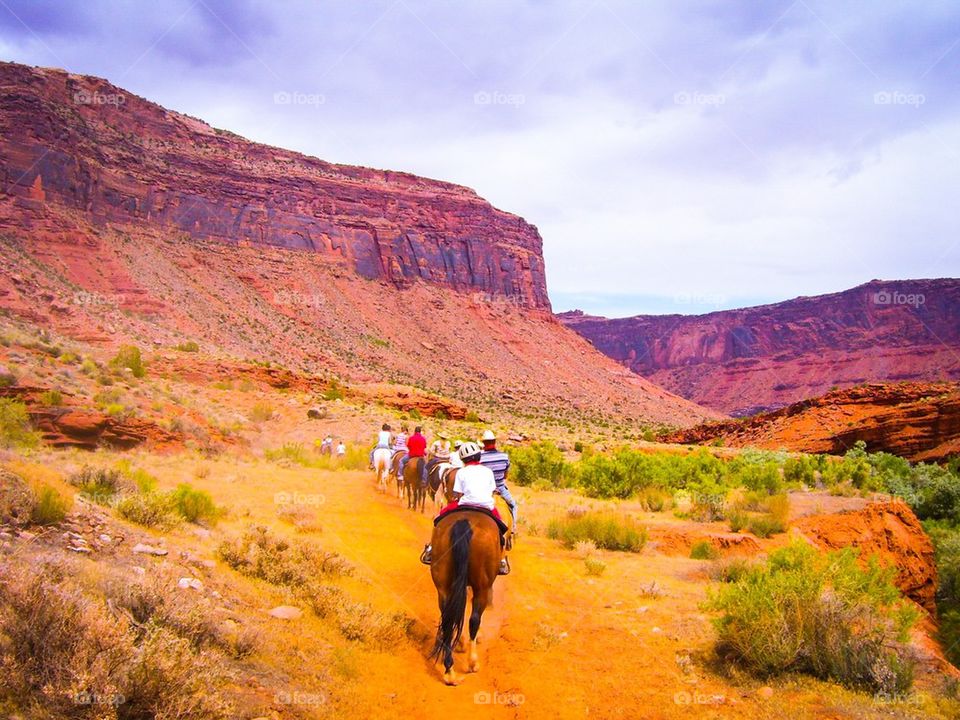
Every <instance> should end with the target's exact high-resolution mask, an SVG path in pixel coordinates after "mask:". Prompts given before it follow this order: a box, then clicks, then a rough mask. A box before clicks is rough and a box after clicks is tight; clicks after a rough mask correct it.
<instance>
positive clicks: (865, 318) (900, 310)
mask: <svg viewBox="0 0 960 720" xmlns="http://www.w3.org/2000/svg"><path fill="white" fill-rule="evenodd" d="M559 317H560V320H561V321H562V322H563V323H564V324H566V325H567V326H568V327H570V328H573V329H574V330H576V331H577V332H579V333H580V334H581V335H583V336H584V337H585V338H587V339H588V340H590V341H591V342H592V343H593V344H594V346H595V347H596V348H597V349H599V350H600V351H601V352H603V353H605V354H606V355H608V356H610V357H611V358H613V359H614V360H617V361H618V362H620V363H622V364H624V365H626V366H628V367H630V368H631V369H633V370H634V371H636V372H637V373H639V374H640V375H643V376H644V377H646V378H648V379H649V380H652V381H653V382H655V383H656V384H658V385H660V386H662V387H664V388H666V389H668V390H670V391H671V392H674V393H676V394H678V395H680V396H682V397H685V398H687V399H688V400H693V401H694V402H697V403H699V404H701V405H705V406H707V407H710V408H714V409H716V410H720V411H722V412H725V413H727V414H731V415H749V414H752V413H754V412H758V411H764V410H770V409H775V408H779V407H783V406H785V405H788V404H790V403H793V402H796V401H798V400H802V399H804V398H808V397H813V396H816V395H822V394H823V393H825V392H827V391H828V390H830V389H831V388H833V387H846V386H850V385H855V384H857V383H862V382H878V381H884V380H888V381H899V380H923V381H937V380H960V352H958V351H960V280H956V279H941V280H904V281H889V282H887V281H879V280H874V281H872V282H869V283H866V284H865V285H861V286H859V287H856V288H853V289H850V290H846V291H844V292H839V293H833V294H830V295H819V296H816V297H801V298H796V299H794V300H788V301H786V302H781V303H776V304H772V305H762V306H759V307H751V308H743V309H739V310H724V311H720V312H714V313H709V314H706V315H638V316H636V317H629V318H618V319H607V318H601V317H593V316H589V315H584V314H583V313H580V312H576V311H575V312H570V313H563V314H561V315H560V316H559Z"/></svg>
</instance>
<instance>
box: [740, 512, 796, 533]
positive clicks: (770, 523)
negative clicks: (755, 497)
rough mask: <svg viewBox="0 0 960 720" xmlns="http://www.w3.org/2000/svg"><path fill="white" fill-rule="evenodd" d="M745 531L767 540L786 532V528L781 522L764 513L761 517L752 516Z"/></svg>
mask: <svg viewBox="0 0 960 720" xmlns="http://www.w3.org/2000/svg"><path fill="white" fill-rule="evenodd" d="M747 530H749V531H750V532H752V533H753V534H754V535H756V536H757V537H759V538H768V537H770V536H771V535H776V534H778V533H782V532H786V531H787V527H786V525H785V524H784V523H783V521H782V520H780V519H778V518H776V517H774V516H773V515H770V514H768V513H764V514H763V515H754V516H752V517H751V518H750V519H749V520H747Z"/></svg>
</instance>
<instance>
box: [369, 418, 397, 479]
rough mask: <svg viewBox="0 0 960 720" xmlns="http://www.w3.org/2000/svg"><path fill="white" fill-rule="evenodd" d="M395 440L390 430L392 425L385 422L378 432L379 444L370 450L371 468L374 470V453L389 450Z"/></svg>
mask: <svg viewBox="0 0 960 720" xmlns="http://www.w3.org/2000/svg"><path fill="white" fill-rule="evenodd" d="M392 441H393V434H392V433H391V432H390V426H389V425H388V424H387V423H384V424H383V427H381V428H380V432H378V433H377V444H376V445H374V446H373V449H372V450H370V469H371V470H373V454H374V453H375V452H376V451H377V450H389V449H390V443H391V442H392Z"/></svg>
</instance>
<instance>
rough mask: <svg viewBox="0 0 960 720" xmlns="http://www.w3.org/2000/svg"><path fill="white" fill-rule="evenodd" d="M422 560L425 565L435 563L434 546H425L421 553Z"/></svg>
mask: <svg viewBox="0 0 960 720" xmlns="http://www.w3.org/2000/svg"><path fill="white" fill-rule="evenodd" d="M420 562H422V563H423V564H424V565H430V564H432V563H433V548H432V547H430V546H429V545H424V546H423V552H422V553H420Z"/></svg>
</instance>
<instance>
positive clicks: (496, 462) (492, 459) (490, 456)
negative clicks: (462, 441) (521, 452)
mask: <svg viewBox="0 0 960 720" xmlns="http://www.w3.org/2000/svg"><path fill="white" fill-rule="evenodd" d="M480 464H481V465H484V466H485V467H488V468H490V469H491V470H493V477H494V480H496V481H497V486H498V487H499V486H500V485H503V483H504V481H505V480H506V478H507V470H509V469H510V458H509V457H508V456H507V454H506V453H505V452H502V451H500V450H484V451H483V452H482V453H480Z"/></svg>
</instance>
